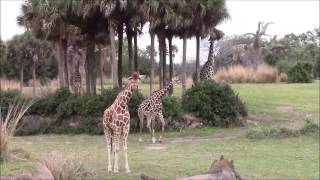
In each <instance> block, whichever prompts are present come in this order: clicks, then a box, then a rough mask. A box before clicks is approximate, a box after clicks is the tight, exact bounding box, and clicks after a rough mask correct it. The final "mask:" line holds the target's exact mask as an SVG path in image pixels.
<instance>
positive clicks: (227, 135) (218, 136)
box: [164, 129, 247, 143]
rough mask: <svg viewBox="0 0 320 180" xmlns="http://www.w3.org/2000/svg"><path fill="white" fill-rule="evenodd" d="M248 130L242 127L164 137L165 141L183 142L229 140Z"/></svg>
mask: <svg viewBox="0 0 320 180" xmlns="http://www.w3.org/2000/svg"><path fill="white" fill-rule="evenodd" d="M246 132H247V130H246V129H241V130H238V131H236V132H217V133H214V134H212V135H209V136H203V137H195V136H187V137H177V138H164V142H165V143H182V142H198V141H208V140H228V139H236V138H239V137H241V136H243V135H245V133H246Z"/></svg>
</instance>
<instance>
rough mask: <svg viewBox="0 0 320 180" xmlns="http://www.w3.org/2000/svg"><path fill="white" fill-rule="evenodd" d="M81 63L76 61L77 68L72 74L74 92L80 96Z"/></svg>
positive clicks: (71, 80) (71, 81)
mask: <svg viewBox="0 0 320 180" xmlns="http://www.w3.org/2000/svg"><path fill="white" fill-rule="evenodd" d="M79 68H80V61H79V59H76V61H75V68H74V70H73V72H72V74H71V78H70V84H71V89H72V92H73V93H74V94H76V95H80V92H81V74H80V70H79Z"/></svg>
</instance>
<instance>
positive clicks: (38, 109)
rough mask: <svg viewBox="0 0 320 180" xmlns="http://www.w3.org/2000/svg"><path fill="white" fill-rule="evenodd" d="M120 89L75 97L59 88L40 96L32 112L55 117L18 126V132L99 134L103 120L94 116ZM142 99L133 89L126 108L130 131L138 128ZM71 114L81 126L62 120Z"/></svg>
mask: <svg viewBox="0 0 320 180" xmlns="http://www.w3.org/2000/svg"><path fill="white" fill-rule="evenodd" d="M119 92H120V89H119V88H114V89H105V90H102V93H101V95H97V96H89V95H85V96H75V95H71V94H70V92H69V90H68V89H58V90H57V91H56V92H55V93H53V94H51V95H49V96H46V97H43V98H40V99H38V100H37V101H36V103H35V104H34V106H32V108H31V109H30V111H29V114H33V115H45V116H51V117H53V118H57V121H55V122H52V123H51V124H43V125H41V126H40V127H38V128H21V129H19V131H18V132H17V135H32V134H37V133H57V134H61V133H67V134H69V133H71V134H74V133H75V134H79V133H88V134H102V133H103V128H102V123H101V122H100V123H98V122H95V119H97V118H98V117H102V116H103V112H104V110H105V109H106V108H107V107H109V106H110V105H111V104H112V103H113V102H114V100H115V98H116V97H117V95H118V93H119ZM142 100H143V95H142V94H141V93H140V92H139V91H135V92H134V93H133V94H132V97H131V99H130V101H129V104H128V108H129V112H130V115H131V130H133V131H134V130H136V128H137V119H138V118H137V114H136V109H137V108H138V106H139V104H140V103H141V102H142ZM70 116H80V117H81V118H80V126H79V127H70V126H68V125H66V123H64V122H63V121H64V120H66V119H67V118H68V117H70Z"/></svg>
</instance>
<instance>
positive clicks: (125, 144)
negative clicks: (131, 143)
mask: <svg viewBox="0 0 320 180" xmlns="http://www.w3.org/2000/svg"><path fill="white" fill-rule="evenodd" d="M129 130H130V125H128V126H125V127H123V151H124V163H125V170H126V173H130V168H129V163H128V134H129Z"/></svg>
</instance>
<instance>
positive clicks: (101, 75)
mask: <svg viewBox="0 0 320 180" xmlns="http://www.w3.org/2000/svg"><path fill="white" fill-rule="evenodd" d="M98 58H99V67H100V68H99V70H100V71H99V75H100V87H101V90H102V89H104V88H103V56H102V51H101V46H99V51H98Z"/></svg>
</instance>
